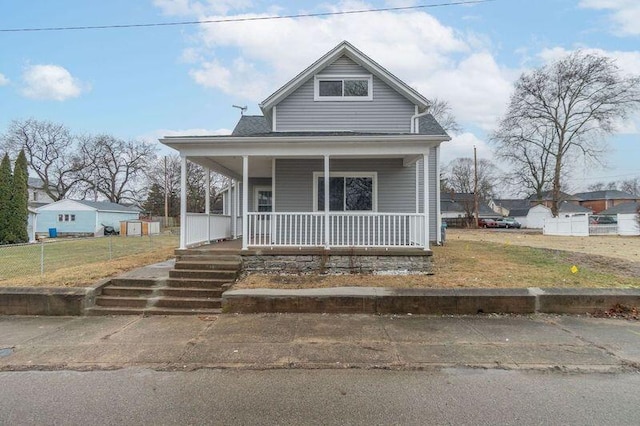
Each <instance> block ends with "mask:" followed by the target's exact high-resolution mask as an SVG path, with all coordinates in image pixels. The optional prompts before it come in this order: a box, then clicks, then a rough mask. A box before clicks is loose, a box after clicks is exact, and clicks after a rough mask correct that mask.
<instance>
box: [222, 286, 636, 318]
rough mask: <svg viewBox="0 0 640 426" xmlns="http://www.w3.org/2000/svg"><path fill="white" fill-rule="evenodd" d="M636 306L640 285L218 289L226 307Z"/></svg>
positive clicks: (559, 309)
mask: <svg viewBox="0 0 640 426" xmlns="http://www.w3.org/2000/svg"><path fill="white" fill-rule="evenodd" d="M616 304H620V305H625V306H640V289H573V288H553V289H541V288H537V287H534V288H506V289H391V288H376V287H339V288H322V289H304V290H275V289H242V290H230V291H227V292H225V293H223V295H222V309H223V312H226V313H350V314H356V313H360V314H409V313H411V314H417V315H475V314H489V313H496V314H533V313H550V314H585V313H595V312H596V311H603V310H607V309H610V308H612V307H613V306H615V305H616Z"/></svg>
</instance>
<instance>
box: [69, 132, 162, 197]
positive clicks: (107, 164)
mask: <svg viewBox="0 0 640 426" xmlns="http://www.w3.org/2000/svg"><path fill="white" fill-rule="evenodd" d="M79 150H80V153H81V155H82V158H83V163H84V164H85V165H86V166H85V167H84V168H83V169H82V170H81V171H79V172H78V175H79V176H80V178H81V180H82V182H83V184H84V187H85V195H88V194H89V193H90V192H93V193H94V194H95V196H96V198H98V196H99V197H100V198H106V199H107V200H109V201H111V202H113V203H123V202H127V203H135V204H140V203H141V202H142V200H141V199H140V191H141V190H142V189H143V185H144V181H143V178H144V176H145V173H146V171H147V168H148V167H149V165H150V164H151V162H152V161H153V159H154V158H155V152H156V149H155V147H154V146H153V145H151V144H149V143H146V142H138V141H124V140H121V139H117V138H115V137H113V136H110V135H97V136H84V137H82V138H81V143H80V146H79Z"/></svg>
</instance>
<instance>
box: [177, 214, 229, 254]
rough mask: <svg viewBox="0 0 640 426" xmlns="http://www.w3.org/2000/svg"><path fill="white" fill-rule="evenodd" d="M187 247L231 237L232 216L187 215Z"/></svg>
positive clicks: (185, 224)
mask: <svg viewBox="0 0 640 426" xmlns="http://www.w3.org/2000/svg"><path fill="white" fill-rule="evenodd" d="M183 226H185V227H186V229H185V232H186V235H187V246H192V245H195V244H200V243H205V242H208V241H215V240H222V239H224V238H230V237H231V216H225V215H207V214H206V213H187V220H186V221H185V223H184V225H183Z"/></svg>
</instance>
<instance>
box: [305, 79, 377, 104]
mask: <svg viewBox="0 0 640 426" xmlns="http://www.w3.org/2000/svg"><path fill="white" fill-rule="evenodd" d="M314 100H316V101H370V100H373V87H372V76H371V75H350V76H337V75H316V77H315V93H314Z"/></svg>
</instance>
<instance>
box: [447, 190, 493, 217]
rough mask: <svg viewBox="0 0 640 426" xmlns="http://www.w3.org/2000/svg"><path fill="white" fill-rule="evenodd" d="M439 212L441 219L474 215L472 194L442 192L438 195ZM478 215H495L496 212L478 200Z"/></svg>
mask: <svg viewBox="0 0 640 426" xmlns="http://www.w3.org/2000/svg"><path fill="white" fill-rule="evenodd" d="M440 212H441V214H442V218H443V219H455V218H467V217H468V216H469V215H471V216H470V217H474V213H475V208H474V199H473V194H469V193H460V192H454V193H451V192H443V193H442V194H441V195H440ZM478 217H487V218H489V217H496V212H495V211H493V210H492V209H491V208H490V207H489V205H488V204H487V203H485V202H484V201H482V200H478Z"/></svg>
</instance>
